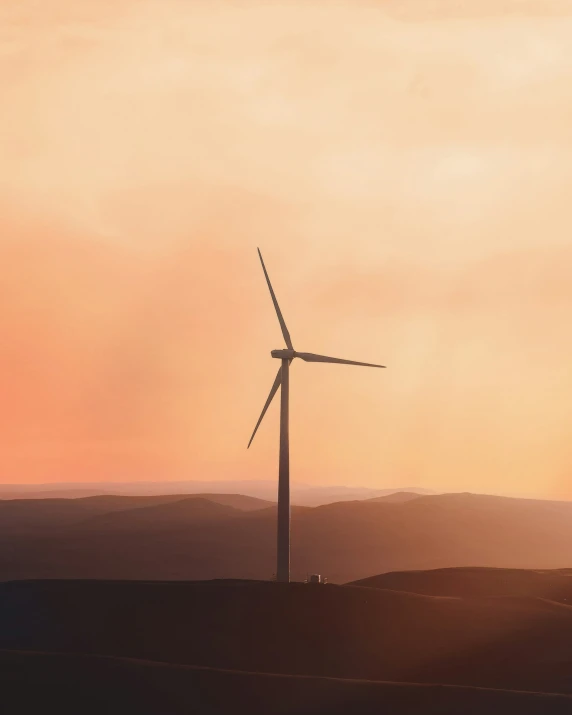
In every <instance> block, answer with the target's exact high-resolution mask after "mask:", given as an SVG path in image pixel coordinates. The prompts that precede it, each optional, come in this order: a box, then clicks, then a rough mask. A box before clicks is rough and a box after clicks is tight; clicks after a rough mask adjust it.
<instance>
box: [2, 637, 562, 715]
mask: <svg viewBox="0 0 572 715" xmlns="http://www.w3.org/2000/svg"><path fill="white" fill-rule="evenodd" d="M0 688H1V689H2V702H3V706H4V708H6V709H7V712H10V713H18V715H20V714H21V713H37V712H42V711H43V710H45V707H46V704H47V703H48V704H49V705H50V708H51V709H52V711H54V712H57V713H58V714H59V715H77V713H79V712H81V713H82V714H83V715H101V713H106V714H107V715H125V713H137V714H138V715H158V714H159V713H161V715H165V714H166V713H167V714H168V715H188V713H201V714H204V715H215V713H216V714H217V715H220V713H231V712H241V713H248V715H268V713H273V714H274V715H319V714H321V715H347V713H352V714H354V715H373V714H374V713H376V714H377V713H382V712H388V713H389V712H391V713H399V715H418V713H423V714H424V715H459V713H487V715H508V714H509V713H519V715H565V714H566V715H567V714H568V713H570V712H571V711H572V697H570V696H566V695H554V694H552V695H545V694H540V693H524V692H511V691H502V690H490V689H481V688H466V687H465V688H463V687H458V686H457V687H456V686H446V685H418V684H397V683H384V682H371V681H369V682H368V681H359V680H341V679H333V678H312V677H307V676H306V677H303V676H291V675H290V676H281V675H267V674H259V673H246V672H239V671H229V670H216V669H212V668H201V667H196V666H182V665H173V664H169V665H167V664H164V663H155V662H150V661H141V660H133V659H125V658H110V657H105V656H93V655H81V656H79V655H74V656H70V655H65V654H47V653H25V652H10V651H0Z"/></svg>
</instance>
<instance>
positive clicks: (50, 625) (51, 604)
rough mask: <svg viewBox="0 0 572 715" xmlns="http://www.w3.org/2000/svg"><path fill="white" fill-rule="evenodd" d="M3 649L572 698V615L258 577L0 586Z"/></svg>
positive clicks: (492, 601) (537, 603) (571, 611)
mask: <svg viewBox="0 0 572 715" xmlns="http://www.w3.org/2000/svg"><path fill="white" fill-rule="evenodd" d="M0 602H1V603H2V609H1V610H0V648H2V649H4V650H26V651H36V652H46V653H67V654H91V655H100V656H110V657H114V658H135V659H138V660H147V661H155V662H163V663H176V664H179V665H193V666H205V667H210V668H216V669H224V670H240V671H248V672H253V673H268V674H271V673H274V674H283V675H307V676H312V677H333V678H350V679H366V680H375V681H392V682H410V683H411V682H412V683H442V684H449V685H460V686H474V687H485V688H497V689H507V690H523V691H530V692H553V693H563V694H570V693H572V678H571V676H570V673H571V672H572V607H569V606H566V605H563V604H560V603H555V602H553V601H547V600H544V599H538V598H525V597H522V598H506V597H505V598H482V599H461V598H451V597H435V596H421V595H417V594H411V593H404V592H398V591H389V590H382V589H370V588H360V587H355V586H335V585H326V586H321V585H311V584H280V583H272V582H256V581H250V582H249V581H210V582H163V583H161V582H135V581H123V582H121V581H107V582H106V581H32V582H12V583H4V584H1V585H0Z"/></svg>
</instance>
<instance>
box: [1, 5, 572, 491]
mask: <svg viewBox="0 0 572 715" xmlns="http://www.w3.org/2000/svg"><path fill="white" fill-rule="evenodd" d="M425 5H431V7H432V9H431V11H421V10H419V9H418V8H419V7H420V6H425ZM563 6H564V3H560V2H557V1H556V0H528V1H527V2H516V0H514V1H511V2H509V0H504V1H501V0H498V1H497V2H492V1H488V0H487V1H486V2H484V1H483V0H470V1H468V2H461V1H460V0H457V1H456V2H453V0H441V1H440V2H439V1H438V2H433V3H423V2H419V0H416V1H414V0H404V1H402V2H396V1H395V0H392V1H388V2H367V3H366V2H349V1H348V2H339V3H319V2H313V1H310V2H307V1H306V2H294V1H293V2H283V3H254V2H250V1H245V2H233V3H230V2H229V3H228V4H227V3H221V2H218V0H215V1H213V2H197V3H188V2H182V0H149V1H145V0H117V1H116V2H111V1H110V0H98V1H97V2H96V1H95V0H84V1H83V2H81V3H77V2H72V0H52V1H51V2H49V3H45V4H41V5H40V4H38V3H35V2H32V0H18V1H16V0H5V1H4V2H2V3H1V4H0V81H1V86H2V111H1V112H0V153H1V156H2V161H1V162H0V207H1V211H0V228H1V231H0V289H1V294H2V300H1V302H0V326H1V328H2V341H1V344H2V346H1V347H0V381H1V385H0V392H1V394H2V410H1V412H0V478H1V480H2V481H3V482H13V483H18V482H22V483H24V482H47V481H81V480H90V481H96V480H102V481H104V480H113V481H119V480H139V479H156V480H168V479H233V478H236V479H239V478H240V479H274V478H275V477H276V463H277V450H278V438H277V435H278V430H277V421H278V408H277V405H276V404H273V405H272V408H271V410H270V412H269V414H268V417H267V418H266V420H265V423H264V424H263V426H262V427H261V429H260V432H259V434H258V435H257V438H256V442H255V443H254V444H253V447H252V448H251V449H250V450H249V451H248V452H247V450H246V444H247V442H248V438H249V437H250V434H251V432H252V429H253V427H254V424H255V422H256V419H257V417H258V415H259V413H260V409H261V408H262V405H263V403H264V400H265V399H266V395H267V393H268V390H269V389H270V386H271V384H272V380H273V379H274V375H275V373H276V369H277V367H278V365H277V361H273V360H272V359H271V357H270V350H271V349H274V348H281V347H283V341H282V337H281V334H280V330H279V326H278V323H277V321H276V317H275V315H274V311H273V308H272V303H271V301H270V298H269V296H268V291H267V287H266V285H265V283H264V277H263V275H262V271H261V270H260V264H259V262H258V258H257V254H256V247H257V246H260V248H261V250H262V252H263V255H264V258H265V261H266V265H267V268H268V271H269V273H270V276H271V278H272V282H273V285H274V288H275V290H276V293H277V296H278V300H279V301H280V305H281V308H282V310H283V313H284V317H285V319H286V321H287V323H288V327H289V329H290V332H291V334H292V339H293V342H294V345H295V347H296V349H298V350H301V351H302V350H305V351H311V352H316V353H324V354H326V355H335V356H340V357H344V358H349V359H357V360H364V361H369V362H374V363H378V362H381V363H384V364H386V365H387V366H388V369H387V370H385V371H381V370H380V371H373V370H371V371H369V370H361V369H359V368H349V367H348V368H345V367H341V366H328V365H324V366H320V367H319V368H316V367H315V366H313V365H310V364H301V363H300V364H297V363H294V365H293V368H292V375H293V376H292V388H291V389H292V393H291V421H292V428H291V450H292V456H291V459H292V466H291V469H292V472H291V474H292V479H293V481H298V482H307V483H314V484H351V485H360V486H372V487H373V486H375V487H377V486H379V487H399V486H411V485H416V486H419V487H428V488H436V489H450V490H453V491H457V490H470V491H479V492H488V493H511V494H517V495H520V494H530V495H537V496H545V497H560V498H572V480H571V475H572V446H571V445H572V443H571V441H570V437H569V431H570V428H571V424H572V422H571V418H572V407H571V405H572V370H571V368H570V365H571V359H572V331H570V328H569V323H570V313H571V310H572V280H571V279H570V267H571V266H572V239H571V236H572V201H571V198H570V195H569V194H570V186H571V185H572V183H571V182H572V42H571V41H570V38H571V37H572V10H570V11H569V12H565V11H564V10H562V8H563Z"/></svg>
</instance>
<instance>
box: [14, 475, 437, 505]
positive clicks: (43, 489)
mask: <svg viewBox="0 0 572 715" xmlns="http://www.w3.org/2000/svg"><path fill="white" fill-rule="evenodd" d="M277 488H278V487H277V484H276V482H275V481H270V480H268V481H266V480H240V481H218V482H214V481H191V480H187V481H165V482H93V483H75V484H74V483H67V482H62V483H53V484H0V500H2V499H53V498H63V499H77V498H82V497H88V496H102V495H123V496H166V495H169V494H176V495H179V494H204V493H210V494H226V493H230V494H236V493H240V494H243V495H245V496H251V497H254V498H258V499H264V500H266V501H270V502H276V494H277ZM396 491H410V492H416V493H419V494H432V493H434V492H432V491H431V490H429V489H424V488H421V487H419V488H418V487H406V488H401V489H398V488H393V489H388V488H384V489H374V488H369V487H348V486H312V485H307V484H296V483H293V484H292V485H291V496H292V500H293V503H294V504H298V505H300V506H320V505H322V504H328V503H331V502H335V501H347V500H349V499H369V498H372V497H377V496H384V495H386V494H392V493H394V492H396Z"/></svg>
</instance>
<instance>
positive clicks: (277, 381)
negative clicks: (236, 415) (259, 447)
mask: <svg viewBox="0 0 572 715" xmlns="http://www.w3.org/2000/svg"><path fill="white" fill-rule="evenodd" d="M281 382H282V365H280V367H279V368H278V374H277V375H276V379H275V380H274V384H273V385H272V389H271V390H270V394H269V395H268V399H267V400H266V403H265V405H264V407H263V408H262V412H261V413H260V417H259V418H258V422H257V423H256V427H255V428H254V432H253V433H252V437H251V438H250V442H249V443H248V447H250V445H251V444H252V440H253V439H254V435H255V434H256V431H257V430H258V428H259V426H260V423H261V422H262V419H263V417H264V415H265V414H266V410H267V409H268V408H269V406H270V403H271V402H272V399H273V397H274V395H275V394H276V391H277V390H278V388H279V387H280V383H281ZM248 447H247V448H246V449H248Z"/></svg>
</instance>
